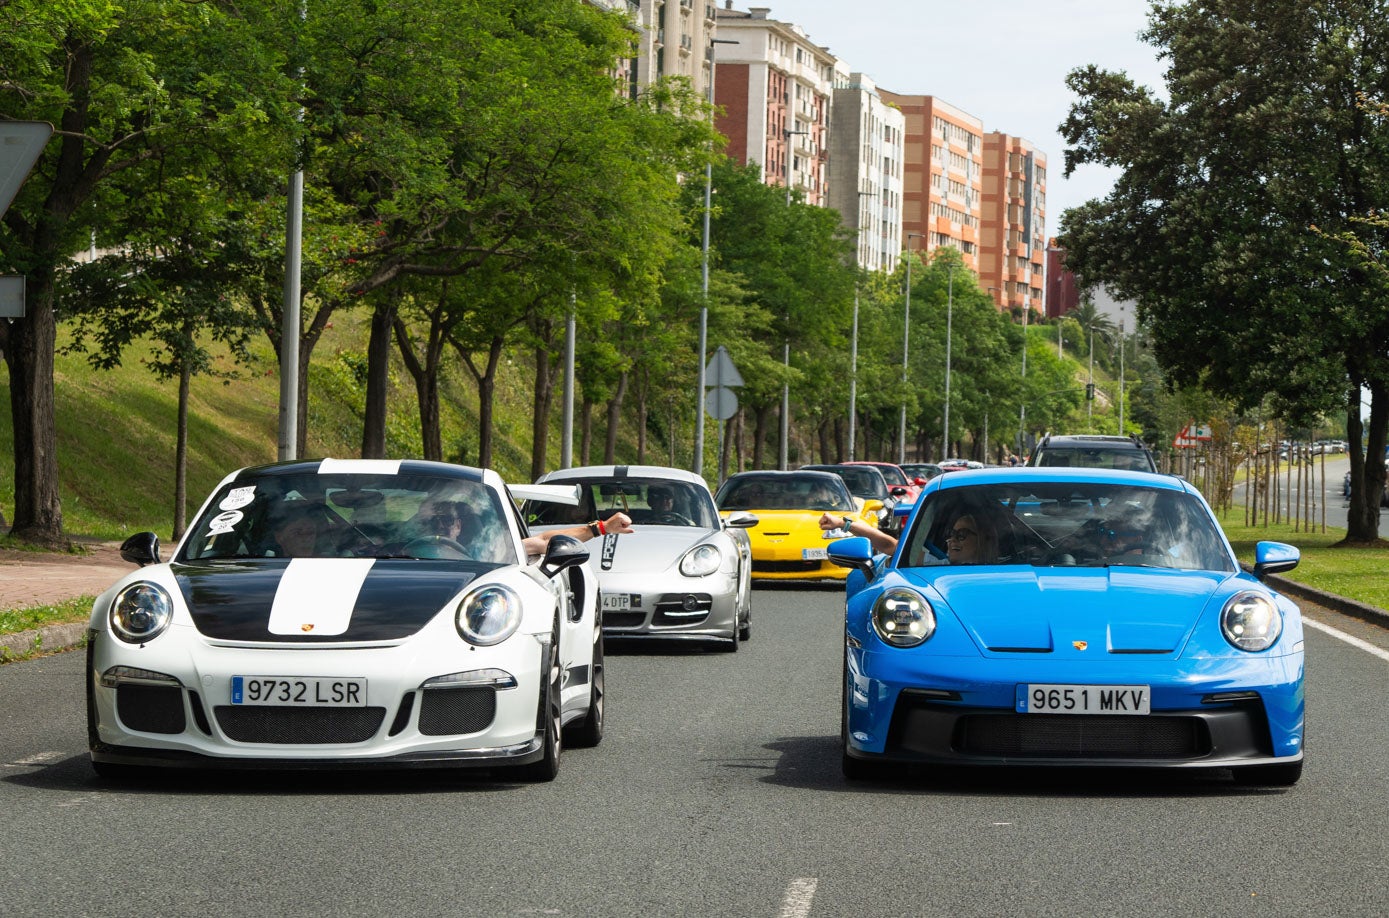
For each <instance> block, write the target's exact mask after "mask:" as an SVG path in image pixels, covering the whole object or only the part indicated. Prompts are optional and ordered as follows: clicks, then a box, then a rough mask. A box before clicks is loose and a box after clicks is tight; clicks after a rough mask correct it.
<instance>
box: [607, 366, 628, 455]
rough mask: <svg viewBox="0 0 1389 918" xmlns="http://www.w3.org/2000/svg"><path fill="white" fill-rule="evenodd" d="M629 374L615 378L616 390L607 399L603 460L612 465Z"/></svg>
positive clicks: (625, 373)
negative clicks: (606, 423) (606, 426)
mask: <svg viewBox="0 0 1389 918" xmlns="http://www.w3.org/2000/svg"><path fill="white" fill-rule="evenodd" d="M628 378H629V374H628V373H627V372H623V374H622V375H621V376H619V377H618V379H617V391H616V392H614V393H613V397H612V398H610V399H608V429H607V439H606V440H605V441H604V443H603V462H604V464H606V465H612V464H613V463H614V462H615V461H616V460H617V431H618V429H619V428H621V427H622V399H623V398H624V397H625V396H626V395H627V380H628Z"/></svg>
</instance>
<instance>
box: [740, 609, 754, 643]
mask: <svg viewBox="0 0 1389 918" xmlns="http://www.w3.org/2000/svg"><path fill="white" fill-rule="evenodd" d="M751 637H752V610H751V609H749V610H748V611H747V612H746V613H745V614H744V616H743V624H742V625H741V626H739V628H738V640H740V641H746V640H748V639H749V638H751Z"/></svg>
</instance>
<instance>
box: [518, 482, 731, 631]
mask: <svg viewBox="0 0 1389 918" xmlns="http://www.w3.org/2000/svg"><path fill="white" fill-rule="evenodd" d="M539 483H540V484H542V485H560V484H562V485H567V486H569V487H573V486H574V485H576V484H577V485H578V486H579V495H578V500H579V502H578V503H577V504H563V505H561V504H556V503H553V502H551V503H542V502H539V501H529V502H527V503H526V504H525V505H524V506H523V507H522V510H523V512H524V514H525V517H526V524H527V525H528V526H530V527H531V529H532V530H535V531H543V530H547V529H554V528H557V527H563V526H573V525H576V524H583V523H587V522H592V521H595V520H606V519H607V518H608V517H610V516H611V515H612V514H614V513H617V512H618V511H621V512H623V513H626V514H627V515H628V516H629V517H631V519H632V526H633V529H634V532H633V534H631V535H622V536H619V535H615V534H611V533H608V534H604V536H603V541H602V545H601V547H599V548H597V549H596V550H595V551H594V552H593V556H594V557H593V560H592V561H591V562H590V564H589V567H591V568H595V569H596V573H597V577H598V586H599V592H600V595H601V597H602V605H603V608H602V621H603V631H604V632H605V633H607V634H608V636H609V637H622V636H627V637H641V638H662V639H669V640H677V641H698V642H702V643H708V642H713V643H716V644H717V645H718V646H719V647H720V648H722V649H723V650H730V651H736V650H737V649H738V645H739V643H740V642H742V641H746V640H748V638H749V637H750V636H751V632H752V547H751V543H750V541H749V539H748V533H747V529H748V527H751V526H756V525H757V517H755V516H753V515H751V514H748V513H737V514H730V515H729V517H728V519H727V520H720V519H719V513H718V508H717V507H715V506H714V498H713V495H711V494H710V493H709V486H708V485H707V484H705V483H704V479H703V478H702V477H700V476H699V475H696V474H694V473H693V472H689V471H686V470H684V469H677V468H671V467H668V466H659V465H591V466H582V467H579V468H569V469H562V470H560V471H557V472H551V473H549V474H548V475H545V476H544V477H542V478H541V479H540V482H539Z"/></svg>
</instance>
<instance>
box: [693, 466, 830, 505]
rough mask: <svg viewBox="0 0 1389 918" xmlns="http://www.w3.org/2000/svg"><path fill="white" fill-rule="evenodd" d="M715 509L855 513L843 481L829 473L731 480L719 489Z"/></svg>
mask: <svg viewBox="0 0 1389 918" xmlns="http://www.w3.org/2000/svg"><path fill="white" fill-rule="evenodd" d="M718 505H719V509H720V510H833V511H836V512H838V513H853V512H855V511H857V510H858V504H856V503H855V502H854V499H853V497H851V496H850V495H849V491H848V489H847V488H845V486H844V482H843V480H842V479H840V478H839V477H838V476H836V475H834V474H831V473H828V472H826V473H823V474H809V475H787V474H782V475H759V474H752V475H747V476H745V477H740V476H734V477H733V478H730V479H728V480H727V481H725V482H724V483H723V487H721V488H719V494H718Z"/></svg>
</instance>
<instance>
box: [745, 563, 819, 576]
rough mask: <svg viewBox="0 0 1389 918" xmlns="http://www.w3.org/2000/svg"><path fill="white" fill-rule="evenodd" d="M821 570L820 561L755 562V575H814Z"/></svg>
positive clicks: (753, 570)
mask: <svg viewBox="0 0 1389 918" xmlns="http://www.w3.org/2000/svg"><path fill="white" fill-rule="evenodd" d="M819 570H820V562H819V561H753V562H752V572H753V573H754V574H813V573H815V572H817V571H819Z"/></svg>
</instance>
